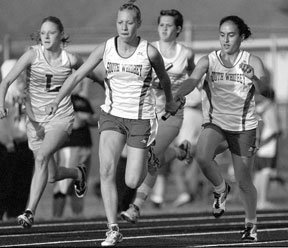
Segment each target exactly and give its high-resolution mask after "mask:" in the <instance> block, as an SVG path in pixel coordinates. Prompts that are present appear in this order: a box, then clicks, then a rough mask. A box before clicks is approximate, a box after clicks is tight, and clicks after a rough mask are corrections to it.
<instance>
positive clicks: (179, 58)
mask: <svg viewBox="0 0 288 248" xmlns="http://www.w3.org/2000/svg"><path fill="white" fill-rule="evenodd" d="M182 28H183V16H182V14H181V13H180V12H179V11H177V10H175V9H172V10H162V11H161V12H160V16H159V17H158V34H159V37H160V40H159V41H156V42H153V43H152V45H154V46H155V47H156V48H157V50H158V51H159V52H160V54H161V55H162V57H163V60H164V63H165V68H166V71H167V73H168V75H169V78H170V80H171V90H172V94H173V95H175V93H176V92H177V91H178V89H179V88H180V86H181V85H182V83H183V82H184V81H185V80H186V79H187V78H189V76H190V74H191V72H192V70H193V69H194V66H195V64H194V53H193V51H192V49H191V48H189V47H186V46H184V45H182V44H180V43H178V42H177V37H178V36H179V34H180V32H181V31H182ZM153 91H154V92H155V95H156V111H157V116H158V118H159V128H158V133H157V136H156V144H155V147H154V152H155V155H156V157H158V158H159V161H160V167H161V168H160V169H159V170H158V168H157V167H156V166H157V165H155V163H154V164H153V165H151V166H150V167H152V169H150V170H149V173H148V174H147V176H146V178H145V180H144V182H143V183H142V184H141V186H140V187H139V188H138V189H137V192H136V198H135V199H134V201H133V204H131V205H130V207H129V209H128V210H126V211H123V212H122V213H121V217H122V218H124V219H126V220H127V221H129V222H132V223H135V222H137V220H138V217H139V215H140V209H141V208H142V205H143V204H144V202H145V200H146V199H147V197H148V195H149V194H150V191H151V189H152V188H153V187H154V184H155V181H156V178H158V179H157V180H158V181H157V182H161V186H160V187H159V188H161V189H162V188H163V189H164V188H165V185H164V181H165V178H164V176H163V172H165V171H166V170H167V168H165V167H166V166H165V165H166V163H168V161H166V158H167V157H166V158H165V154H166V153H173V151H172V152H171V151H166V150H167V148H168V146H169V145H170V144H171V142H172V141H173V140H174V139H175V137H176V136H177V135H178V133H179V130H180V127H181V125H182V122H183V109H180V110H178V112H177V113H176V115H175V116H171V117H169V119H167V120H166V121H163V120H162V119H161V117H162V116H163V115H164V114H165V102H166V98H165V94H164V91H163V89H162V87H161V84H160V83H159V79H158V78H157V76H155V75H153ZM173 155H174V153H173ZM171 158H172V159H174V158H175V156H174V157H173V156H171V157H169V159H171ZM162 166H163V167H162ZM153 167H156V168H153ZM157 185H159V184H156V185H155V186H157ZM162 192H163V191H161V193H162ZM161 193H159V194H157V197H158V196H159V195H161V196H162V194H161ZM154 196H156V194H155V195H154ZM157 203H158V202H157ZM135 212H136V214H135Z"/></svg>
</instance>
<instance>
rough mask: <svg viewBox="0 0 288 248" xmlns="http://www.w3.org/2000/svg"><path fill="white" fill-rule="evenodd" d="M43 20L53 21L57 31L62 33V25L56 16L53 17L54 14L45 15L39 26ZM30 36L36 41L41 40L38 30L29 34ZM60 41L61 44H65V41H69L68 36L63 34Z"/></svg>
mask: <svg viewBox="0 0 288 248" xmlns="http://www.w3.org/2000/svg"><path fill="white" fill-rule="evenodd" d="M45 22H52V23H54V24H55V25H56V26H57V27H58V30H59V32H60V33H63V34H64V26H63V24H62V22H61V21H60V19H59V18H58V17H55V16H48V17H45V18H44V19H43V20H42V22H41V26H42V25H43V23H45ZM30 37H31V39H32V40H35V41H36V42H37V43H40V42H41V38H40V31H37V32H35V33H33V34H31V35H30ZM61 42H62V43H63V45H65V44H66V43H69V36H68V35H65V34H64V35H63V38H62V39H61Z"/></svg>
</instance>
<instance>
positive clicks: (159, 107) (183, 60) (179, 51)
mask: <svg viewBox="0 0 288 248" xmlns="http://www.w3.org/2000/svg"><path fill="white" fill-rule="evenodd" d="M153 45H154V46H155V47H156V48H157V49H158V51H159V52H160V54H161V55H162V58H163V60H164V64H165V68H166V71H167V73H168V76H169V77H170V81H171V91H172V94H173V96H174V95H175V93H176V92H177V91H178V89H179V88H180V86H181V84H182V83H183V81H184V80H185V79H187V78H188V77H189V76H188V53H189V50H188V49H187V48H186V47H185V46H184V45H182V44H179V43H177V45H176V54H175V56H174V57H173V58H165V56H163V54H162V53H161V51H160V44H159V41H156V42H154V43H153ZM153 79H154V80H153V82H152V85H153V90H154V92H155V96H156V112H157V115H158V116H159V117H161V116H162V115H163V114H164V113H165V103H166V97H165V94H164V91H163V89H162V87H161V85H160V83H159V79H158V78H157V77H156V74H155V72H154V74H153ZM176 116H180V117H183V109H180V110H178V112H177V114H176Z"/></svg>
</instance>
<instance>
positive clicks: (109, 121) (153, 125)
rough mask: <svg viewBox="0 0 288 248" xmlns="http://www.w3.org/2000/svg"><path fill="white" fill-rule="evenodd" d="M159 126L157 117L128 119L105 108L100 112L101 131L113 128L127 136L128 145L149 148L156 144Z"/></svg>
mask: <svg viewBox="0 0 288 248" xmlns="http://www.w3.org/2000/svg"><path fill="white" fill-rule="evenodd" d="M157 128H158V121H157V119H156V118H155V119H145V120H137V119H126V118H121V117H117V116H114V115H110V114H107V113H106V112H104V111H103V110H102V111H101V114H100V120H99V132H100V133H101V132H103V131H106V130H113V131H116V132H119V133H121V134H124V135H125V136H126V139H127V140H126V143H127V145H128V146H131V147H135V148H141V149H144V148H147V147H149V146H150V145H152V144H154V143H155V142H154V141H155V138H156V134H157Z"/></svg>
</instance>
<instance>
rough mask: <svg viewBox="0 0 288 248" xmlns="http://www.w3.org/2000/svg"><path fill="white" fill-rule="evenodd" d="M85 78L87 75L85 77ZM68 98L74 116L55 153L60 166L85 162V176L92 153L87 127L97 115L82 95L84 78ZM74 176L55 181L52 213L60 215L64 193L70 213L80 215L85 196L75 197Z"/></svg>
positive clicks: (91, 125)
mask: <svg viewBox="0 0 288 248" xmlns="http://www.w3.org/2000/svg"><path fill="white" fill-rule="evenodd" d="M84 80H88V79H84ZM71 100H72V103H73V107H74V110H75V120H74V123H73V130H72V133H71V134H70V135H69V140H68V141H67V142H66V143H65V144H64V146H63V147H62V148H61V149H60V150H58V151H57V152H56V154H55V159H56V161H58V163H59V165H60V166H64V167H67V168H69V167H71V166H75V165H78V164H84V165H85V166H86V169H87V176H88V175H89V170H90V160H91V153H92V139H91V134H90V127H96V126H97V124H98V119H99V115H98V114H96V113H94V110H93V109H92V106H91V104H90V102H89V100H88V99H87V98H86V97H85V93H84V90H83V82H81V83H79V84H78V85H77V86H76V87H75V88H74V90H73V92H72V95H71ZM73 187H74V185H73V179H64V180H61V181H58V182H56V183H55V184H54V194H53V216H54V217H58V218H59V217H62V216H63V213H64V209H65V204H66V199H67V196H69V197H70V203H71V210H72V214H73V216H75V217H76V216H78V217H79V216H81V215H82V214H83V210H84V198H78V197H77V196H76V195H75V194H74V188H73Z"/></svg>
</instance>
